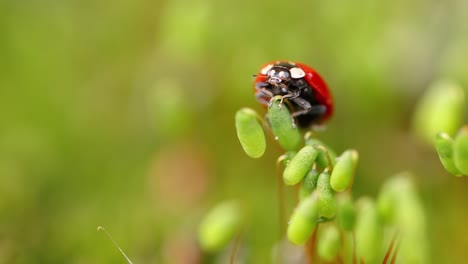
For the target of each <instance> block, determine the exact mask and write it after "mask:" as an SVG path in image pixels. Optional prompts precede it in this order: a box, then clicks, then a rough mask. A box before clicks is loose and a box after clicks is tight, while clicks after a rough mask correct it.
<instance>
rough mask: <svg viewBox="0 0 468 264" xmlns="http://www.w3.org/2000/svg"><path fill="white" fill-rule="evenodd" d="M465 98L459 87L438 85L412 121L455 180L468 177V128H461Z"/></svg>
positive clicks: (438, 83)
mask: <svg viewBox="0 0 468 264" xmlns="http://www.w3.org/2000/svg"><path fill="white" fill-rule="evenodd" d="M464 98H465V96H464V91H463V89H462V87H460V86H459V85H457V84H455V83H452V82H449V81H439V82H436V83H434V84H432V85H431V86H430V87H429V88H428V89H427V91H426V92H425V93H424V94H423V96H422V98H421V100H420V101H419V103H418V105H417V107H416V114H415V116H414V120H413V128H414V131H415V132H416V135H418V137H419V138H421V139H422V140H423V141H425V142H427V143H429V144H433V145H434V146H435V149H436V151H437V154H438V155H439V159H440V161H441V163H442V165H443V167H444V168H445V170H446V171H447V172H449V173H451V174H453V175H455V176H462V175H468V125H465V126H464V127H461V128H460V126H461V124H462V120H463V115H464V112H463V111H464V102H465V99H464ZM459 128H460V129H459ZM457 129H458V133H457Z"/></svg>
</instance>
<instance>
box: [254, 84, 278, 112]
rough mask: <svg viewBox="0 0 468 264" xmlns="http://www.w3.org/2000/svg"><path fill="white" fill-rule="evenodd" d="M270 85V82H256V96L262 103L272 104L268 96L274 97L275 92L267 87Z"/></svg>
mask: <svg viewBox="0 0 468 264" xmlns="http://www.w3.org/2000/svg"><path fill="white" fill-rule="evenodd" d="M268 86H269V84H268V83H265V82H258V83H256V84H255V90H256V93H255V98H256V99H257V101H258V102H260V103H261V104H264V105H267V106H270V101H269V100H268V98H272V97H273V96H274V94H273V93H272V92H271V91H270V90H268V89H267V88H266V87H268Z"/></svg>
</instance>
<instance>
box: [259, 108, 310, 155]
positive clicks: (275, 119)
mask: <svg viewBox="0 0 468 264" xmlns="http://www.w3.org/2000/svg"><path fill="white" fill-rule="evenodd" d="M267 117H268V122H269V123H270V126H271V130H272V132H273V135H274V136H275V139H277V140H278V143H279V144H280V145H281V147H283V148H284V149H285V150H296V149H297V148H298V147H299V146H300V145H301V143H302V137H301V133H300V131H299V128H297V127H296V126H295V125H294V122H293V119H292V117H291V113H290V112H289V109H288V107H287V106H286V105H282V106H281V107H280V101H279V100H274V101H273V102H272V104H271V106H270V107H269V108H268V113H267Z"/></svg>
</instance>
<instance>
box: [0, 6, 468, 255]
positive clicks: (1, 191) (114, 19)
mask: <svg viewBox="0 0 468 264" xmlns="http://www.w3.org/2000/svg"><path fill="white" fill-rule="evenodd" d="M466 10H468V2H467V1H463V0H449V1H422V0H413V1H402V0H394V1H365V0H364V1H289V2H288V1H265V2H262V1H245V0H241V1H212V0H195V1H182V0H172V1H147V0H136V1H120V0H117V1H47V0H46V1H21V0H19V1H1V2H0V263H125V260H124V259H123V258H122V256H120V255H119V254H118V252H117V250H116V249H115V248H114V247H113V245H112V243H111V242H110V241H109V240H108V239H107V238H106V237H105V235H104V234H102V233H97V232H96V227H97V226H99V225H103V226H105V227H106V228H107V230H108V231H109V232H110V233H112V235H113V236H114V238H115V239H116V240H117V241H118V242H119V244H120V245H121V246H122V248H124V250H125V251H126V252H127V254H128V255H129V256H130V258H131V259H132V260H133V261H134V263H196V262H195V259H196V258H197V252H196V246H195V245H196V244H195V235H196V233H195V230H196V226H197V224H198V222H199V220H200V217H201V216H202V215H203V213H204V212H206V211H207V210H208V209H209V208H210V207H212V206H213V205H214V204H216V203H217V202H219V201H221V200H225V199H240V200H241V201H242V202H243V203H244V204H245V205H246V207H247V208H249V209H248V212H249V215H248V216H249V217H248V219H249V221H250V222H249V228H248V229H247V231H246V232H245V233H246V234H245V238H244V243H245V245H246V246H247V247H248V256H247V258H248V259H249V263H268V262H270V256H271V247H272V246H273V244H274V243H275V241H276V239H277V230H278V215H277V193H276V186H277V185H276V178H275V177H276V176H275V166H274V163H275V160H276V157H277V156H279V155H280V154H281V150H280V149H279V148H278V147H275V146H276V145H275V143H274V142H273V141H271V140H270V142H269V144H268V150H267V155H266V156H264V157H262V158H261V159H259V160H253V159H250V158H248V157H247V156H246V155H245V154H244V153H243V151H242V149H241V146H240V144H239V142H238V140H237V138H236V132H235V129H234V120H233V118H234V113H235V111H236V110H237V109H239V108H240V107H243V106H248V107H253V108H255V109H257V110H258V111H262V110H261V107H259V106H258V105H257V103H256V101H255V99H254V97H253V92H252V90H253V88H252V77H251V76H252V74H255V73H256V72H257V71H258V70H259V67H260V66H261V65H262V64H263V63H265V62H269V61H272V60H276V59H287V60H294V61H301V62H304V63H307V64H309V65H311V66H312V67H314V68H315V69H316V70H317V71H319V72H320V73H321V74H322V75H323V77H324V78H325V79H326V80H327V82H328V84H329V86H330V88H331V90H332V92H333V94H334V98H335V104H336V112H335V115H334V118H333V119H332V121H331V122H330V123H329V125H328V128H327V130H326V131H324V132H321V133H320V137H321V138H322V139H323V140H324V141H325V142H327V143H328V144H329V145H331V146H332V147H334V148H335V149H336V150H337V151H338V152H341V151H343V150H344V149H346V148H356V149H358V150H359V152H360V156H361V162H360V165H359V169H358V176H357V178H356V182H355V184H354V193H355V196H356V197H357V196H361V195H372V196H375V194H376V193H377V192H378V190H379V186H380V185H381V183H382V182H383V181H384V180H385V179H386V178H388V177H390V176H391V175H393V174H395V173H398V172H400V171H404V170H410V171H412V172H413V173H414V175H415V178H416V182H417V184H418V186H419V190H420V193H421V196H422V198H423V201H424V206H425V208H426V210H427V214H428V221H429V230H428V231H427V232H428V235H429V237H430V245H431V255H430V257H431V260H432V262H433V263H465V262H466V259H467V258H468V251H467V250H466V249H467V248H468V236H466V234H468V227H467V225H466V223H467V222H468V208H467V203H466V202H467V201H468V191H467V190H468V178H456V177H454V176H451V175H449V174H448V173H446V172H445V171H444V170H443V168H442V166H441V165H440V163H439V161H438V159H437V155H436V153H435V150H434V149H433V148H432V147H429V146H426V145H424V144H422V143H421V142H419V141H418V140H417V139H416V138H415V137H414V136H412V134H411V131H410V127H411V117H412V113H413V110H414V105H415V102H417V100H418V98H419V97H420V96H421V94H422V93H423V92H424V90H425V89H426V88H427V87H428V85H429V84H431V83H432V82H434V81H436V80H438V79H440V78H448V79H451V80H453V81H456V82H458V83H460V84H461V85H462V86H464V87H465V88H466V87H468V74H467V73H468V60H467V58H468V16H466V12H465V11H466ZM465 116H466V114H465ZM465 122H466V119H465Z"/></svg>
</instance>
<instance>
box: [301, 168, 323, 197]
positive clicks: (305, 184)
mask: <svg viewBox="0 0 468 264" xmlns="http://www.w3.org/2000/svg"><path fill="white" fill-rule="evenodd" d="M318 176H319V173H318V171H317V170H315V169H312V170H310V171H309V173H307V175H306V176H305V177H304V179H303V180H302V184H301V189H300V190H299V197H300V199H301V200H302V199H304V198H306V197H307V196H309V195H310V194H311V193H312V192H313V191H314V190H315V187H316V186H317V180H318Z"/></svg>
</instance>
